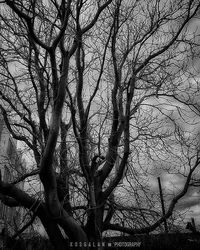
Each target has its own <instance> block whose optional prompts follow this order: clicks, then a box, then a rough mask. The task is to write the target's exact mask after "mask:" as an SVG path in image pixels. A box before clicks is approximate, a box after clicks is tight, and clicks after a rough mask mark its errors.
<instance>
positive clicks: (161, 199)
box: [158, 177, 168, 233]
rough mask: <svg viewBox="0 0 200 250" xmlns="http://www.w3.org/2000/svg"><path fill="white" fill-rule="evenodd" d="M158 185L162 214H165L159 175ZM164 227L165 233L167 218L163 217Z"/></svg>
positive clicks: (166, 230)
mask: <svg viewBox="0 0 200 250" xmlns="http://www.w3.org/2000/svg"><path fill="white" fill-rule="evenodd" d="M158 186H159V191H160V201H161V205H162V213H163V216H165V205H164V199H163V192H162V186H161V181H160V177H158ZM164 227H165V233H167V232H168V227H167V220H166V219H164Z"/></svg>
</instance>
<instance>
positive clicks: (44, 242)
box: [0, 233, 200, 250]
mask: <svg viewBox="0 0 200 250" xmlns="http://www.w3.org/2000/svg"><path fill="white" fill-rule="evenodd" d="M0 244H1V245H0V246H1V248H0V249H2V250H3V249H4V250H5V249H6V250H54V247H53V246H52V245H51V243H50V241H49V240H48V239H46V238H43V237H41V236H37V237H32V238H28V239H18V240H12V239H11V238H9V237H8V238H7V239H4V240H2V239H1V243H0ZM80 244H81V243H78V242H73V243H72V242H69V244H68V248H66V249H70V250H74V249H78V247H80ZM83 245H84V243H82V246H83ZM101 246H102V248H101V249H102V250H109V249H110V250H111V249H112V250H118V249H126V250H131V249H137V250H161V249H162V250H163V249H164V250H173V249H174V250H175V249H176V250H187V249H192V250H196V249H200V236H199V235H195V234H191V233H173V234H156V235H138V236H119V237H108V238H105V239H104V240H103V242H102V243H101ZM98 247H100V243H94V242H90V243H89V247H85V249H100V248H98Z"/></svg>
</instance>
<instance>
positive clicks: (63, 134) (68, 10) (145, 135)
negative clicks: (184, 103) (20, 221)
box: [0, 0, 200, 250]
mask: <svg viewBox="0 0 200 250" xmlns="http://www.w3.org/2000/svg"><path fill="white" fill-rule="evenodd" d="M0 8H1V14H0V29H1V32H0V39H1V43H0V44H1V45H0V58H1V60H0V68H1V73H0V75H1V76H0V95H1V103H0V108H1V111H2V115H3V118H4V121H5V124H6V126H7V128H8V130H9V131H10V133H11V135H12V136H13V138H15V139H17V140H18V141H20V142H21V147H23V148H24V150H25V149H26V150H27V154H28V155H29V162H32V165H31V166H30V164H29V165H27V172H26V173H22V176H21V177H20V178H19V179H18V180H16V181H14V182H12V183H4V182H3V181H1V182H0V193H1V195H3V197H4V199H3V198H2V200H5V197H7V198H9V199H7V202H6V204H7V205H9V201H10V202H12V203H13V202H15V204H16V206H23V207H25V208H28V209H30V210H31V211H32V212H33V214H34V215H36V216H37V217H39V219H40V220H41V223H42V224H43V226H44V228H45V230H46V232H47V234H48V236H49V238H50V240H51V242H52V243H53V244H54V246H55V248H56V249H60V250H61V249H66V244H67V243H66V241H65V238H68V239H69V241H74V242H78V241H82V242H85V241H86V242H87V241H88V240H89V241H100V240H101V239H102V233H103V232H105V231H107V230H115V231H119V232H124V233H129V234H135V233H146V232H150V231H152V230H155V229H156V228H157V227H159V226H160V225H161V224H162V223H163V221H164V219H165V218H164V217H163V216H162V215H160V214H158V211H157V210H156V209H153V208H154V203H153V201H154V200H153V194H152V199H150V197H149V193H148V192H149V186H151V184H150V183H148V181H147V178H146V177H148V174H149V171H150V169H151V166H152V164H153V163H154V162H155V161H156V162H159V160H161V159H164V158H165V157H164V156H166V153H168V156H169V157H172V158H171V159H172V160H173V153H174V155H175V156H177V157H179V151H178V150H177V151H176V152H173V150H174V148H173V147H172V146H171V148H170V147H169V145H170V143H169V142H170V140H173V141H175V142H176V143H177V144H176V145H180V143H179V142H180V141H179V140H178V139H177V138H181V137H176V136H175V135H178V136H179V135H180V133H175V132H177V130H176V128H177V127H179V126H178V125H176V126H175V125H174V126H172V127H170V126H168V125H167V123H166V120H167V119H168V121H169V120H170V119H171V122H172V123H173V124H175V123H174V119H173V117H170V109H172V107H174V108H176V109H177V110H179V108H180V107H179V106H178V105H176V107H175V105H174V100H176V101H177V102H178V101H179V98H178V99H177V95H178V94H180V90H181V88H182V87H185V85H184V83H183V81H181V79H182V75H183V70H184V59H185V55H188V57H189V53H188V51H190V49H191V44H192V45H195V44H193V37H195V36H196V33H195V31H194V32H193V33H190V31H189V30H188V25H189V24H190V23H191V22H192V21H193V20H194V18H195V17H196V16H198V14H199V8H200V3H199V1H195V0H183V1H180V0H175V1H174V0H173V1H172V0H166V1H160V0H152V1H145V0H141V1H125V0H124V1H123V0H107V1H105V0H99V1H92V0H86V1H82V0H76V1H71V0H68V1H63V0H60V1H58V0H49V1H26V0H23V1H18V0H15V1H14V0H5V1H1V5H0ZM158 98H159V99H158ZM172 99H173V101H172ZM164 100H165V103H163V102H164ZM164 110H165V111H166V110H167V111H166V112H164ZM164 118H165V119H164ZM168 124H169V123H168ZM181 145H182V146H180V148H183V147H185V146H184V144H181ZM185 145H186V144H185ZM178 147H179V146H175V148H176V149H177V148H178ZM180 152H181V151H180ZM184 152H185V151H184ZM196 152H197V153H196V155H195V156H194V157H193V156H191V155H189V156H188V157H189V158H188V159H192V161H191V160H189V163H190V164H191V165H189V167H188V169H189V170H188V172H187V176H186V182H185V184H184V185H183V188H182V190H181V192H180V193H178V195H176V196H175V197H174V198H173V200H172V202H171V205H170V206H169V209H168V210H167V212H166V215H165V217H166V218H169V217H170V216H171V215H172V212H173V209H174V207H175V204H176V203H177V201H178V200H179V199H180V198H182V197H183V196H184V195H185V194H186V192H187V190H188V187H189V184H190V180H191V177H192V174H193V173H194V171H195V170H196V168H197V167H198V165H199V152H198V150H197V151H196ZM175 156H174V157H175ZM191 157H192V158H191ZM195 157H196V158H195ZM194 158H195V160H194ZM165 159H166V158H165ZM176 159H177V158H176ZM179 163H180V161H179ZM171 164H172V165H173V164H175V162H173V161H171ZM144 166H145V167H144ZM160 167H162V166H160ZM148 169H149V171H148ZM33 175H39V179H40V181H41V183H42V185H43V188H44V191H43V194H44V199H43V198H42V197H41V198H40V199H38V197H35V196H34V195H33V194H30V193H26V192H25V191H23V190H20V189H18V188H17V187H16V186H15V184H16V183H17V182H19V181H22V180H26V179H27V178H30V176H33ZM125 176H126V178H127V179H126V178H124V177H125ZM122 186H123V188H126V190H128V192H130V190H132V192H133V196H132V199H133V203H134V205H132V204H131V205H129V204H128V203H129V200H128V201H127V204H126V203H124V201H123V203H124V204H123V206H122V203H121V201H120V199H119V194H120V191H122V189H121V187H122ZM128 192H127V193H126V192H124V196H126V195H127V198H128V197H129V196H128ZM10 204H11V203H10ZM122 211H123V213H125V214H124V216H128V217H127V219H126V220H125V221H124V218H125V217H122V216H121V215H119V214H120V213H122ZM128 211H129V212H130V213H127V212H128ZM117 217H118V218H117ZM138 218H140V220H139V219H138ZM61 229H62V232H61Z"/></svg>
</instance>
